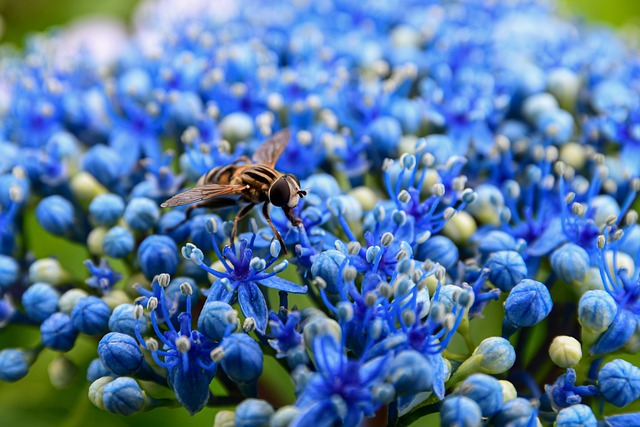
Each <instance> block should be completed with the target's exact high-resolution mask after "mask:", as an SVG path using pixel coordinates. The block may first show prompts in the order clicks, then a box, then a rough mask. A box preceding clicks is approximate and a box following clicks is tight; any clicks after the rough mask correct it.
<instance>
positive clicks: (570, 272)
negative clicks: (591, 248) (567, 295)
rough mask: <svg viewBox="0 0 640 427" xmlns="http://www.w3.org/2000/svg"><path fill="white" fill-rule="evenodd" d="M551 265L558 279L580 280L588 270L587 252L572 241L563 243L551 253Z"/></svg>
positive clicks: (582, 279) (571, 281) (573, 281)
mask: <svg viewBox="0 0 640 427" xmlns="http://www.w3.org/2000/svg"><path fill="white" fill-rule="evenodd" d="M551 267H552V268H553V271H554V272H555V273H556V274H557V275H558V277H559V278H560V280H563V281H565V282H567V283H579V282H582V281H584V279H585V277H586V276H587V272H588V271H589V254H588V253H587V251H585V250H584V249H582V248H581V247H580V246H578V245H576V244H574V243H565V244H564V245H562V246H561V247H560V248H558V249H556V250H555V251H554V252H553V253H552V254H551Z"/></svg>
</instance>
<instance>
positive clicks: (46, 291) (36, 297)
mask: <svg viewBox="0 0 640 427" xmlns="http://www.w3.org/2000/svg"><path fill="white" fill-rule="evenodd" d="M59 299H60V294H59V293H58V291H56V290H55V289H53V287H52V286H51V285H47V284H46V283H34V284H33V285H31V286H30V287H29V289H27V290H26V292H25V293H24V294H23V295H22V306H23V307H24V310H25V311H26V312H27V316H29V318H31V319H33V320H34V321H36V322H42V321H44V320H45V319H46V318H47V317H49V316H51V315H52V314H53V313H55V312H56V311H58V300H59Z"/></svg>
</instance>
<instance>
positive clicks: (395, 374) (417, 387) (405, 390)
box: [388, 350, 434, 396]
mask: <svg viewBox="0 0 640 427" xmlns="http://www.w3.org/2000/svg"><path fill="white" fill-rule="evenodd" d="M433 377H434V372H433V367H432V366H431V364H430V363H429V361H428V360H427V359H426V358H425V357H424V356H423V355H422V354H420V353H418V352H417V351H415V350H404V351H402V352H400V353H398V354H397V355H396V356H395V357H394V358H393V360H392V361H391V365H390V367H389V374H388V380H389V382H390V383H391V384H392V385H393V386H394V388H395V389H396V393H397V394H398V396H408V395H411V394H416V393H419V392H422V391H429V390H431V388H432V387H433Z"/></svg>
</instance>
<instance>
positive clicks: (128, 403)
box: [102, 377, 145, 416]
mask: <svg viewBox="0 0 640 427" xmlns="http://www.w3.org/2000/svg"><path fill="white" fill-rule="evenodd" d="M144 403H145V393H144V392H143V391H142V389H141V388H140V386H139V385H138V383H137V382H136V380H134V379H133V378H128V377H118V378H116V379H114V380H113V381H111V382H109V383H108V384H106V385H105V386H104V392H103V395H102V404H103V405H104V409H106V410H107V411H109V412H111V413H112V414H117V415H125V416H127V415H133V414H135V413H136V412H140V411H141V410H142V408H143V407H144Z"/></svg>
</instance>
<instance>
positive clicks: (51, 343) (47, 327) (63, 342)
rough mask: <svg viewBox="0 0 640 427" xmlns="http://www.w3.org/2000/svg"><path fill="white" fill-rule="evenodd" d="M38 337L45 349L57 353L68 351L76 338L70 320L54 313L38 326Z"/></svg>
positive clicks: (76, 335) (62, 314) (76, 332)
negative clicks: (47, 348)
mask: <svg viewBox="0 0 640 427" xmlns="http://www.w3.org/2000/svg"><path fill="white" fill-rule="evenodd" d="M40 336H41V338H42V344H43V345H44V346H45V347H49V348H50V349H53V350H57V351H63V352H64V351H69V350H71V349H72V348H73V344H75V342H76V338H77V337H78V331H77V330H76V328H75V327H74V326H73V323H72V322H71V318H70V317H69V316H67V315H66V314H64V313H54V314H52V315H51V316H49V317H48V318H47V319H46V320H45V321H44V322H42V325H40Z"/></svg>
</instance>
